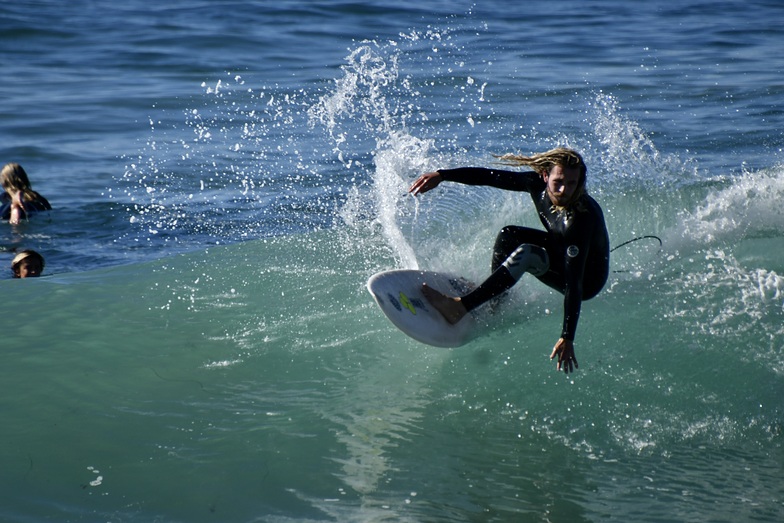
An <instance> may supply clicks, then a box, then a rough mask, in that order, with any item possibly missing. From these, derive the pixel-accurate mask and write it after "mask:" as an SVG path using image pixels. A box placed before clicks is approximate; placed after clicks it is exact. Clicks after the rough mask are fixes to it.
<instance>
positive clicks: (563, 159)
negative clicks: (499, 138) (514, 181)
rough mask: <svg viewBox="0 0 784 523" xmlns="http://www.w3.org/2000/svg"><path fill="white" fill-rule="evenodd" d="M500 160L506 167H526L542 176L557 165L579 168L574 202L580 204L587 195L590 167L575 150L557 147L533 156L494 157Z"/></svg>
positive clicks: (511, 154)
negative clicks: (584, 195) (586, 181)
mask: <svg viewBox="0 0 784 523" xmlns="http://www.w3.org/2000/svg"><path fill="white" fill-rule="evenodd" d="M494 156H495V157H496V158H498V159H499V160H500V162H501V163H503V164H506V165H514V166H517V167H520V166H523V165H526V166H528V167H531V168H533V170H534V171H536V172H537V173H539V174H540V175H542V176H546V175H549V174H550V171H551V170H552V168H553V167H555V166H556V165H560V166H561V167H577V168H578V169H579V172H580V178H579V179H578V181H577V184H578V187H577V190H576V191H575V193H574V196H572V200H571V201H572V202H578V201H579V200H580V197H581V196H582V195H583V194H584V193H585V176H586V174H587V173H588V166H586V165H585V162H584V161H583V157H582V156H580V153H578V152H577V151H575V150H574V149H567V148H566V147H556V148H555V149H550V150H549V151H545V152H543V153H536V154H532V155H531V156H522V155H519V154H514V153H507V154H504V155H500V156H498V155H494Z"/></svg>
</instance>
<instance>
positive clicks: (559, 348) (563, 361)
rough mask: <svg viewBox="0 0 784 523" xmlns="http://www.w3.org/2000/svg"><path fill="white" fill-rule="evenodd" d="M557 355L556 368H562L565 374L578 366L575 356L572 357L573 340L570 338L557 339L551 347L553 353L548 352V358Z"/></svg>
mask: <svg viewBox="0 0 784 523" xmlns="http://www.w3.org/2000/svg"><path fill="white" fill-rule="evenodd" d="M556 356H558V366H557V367H556V368H557V369H558V370H561V369H563V371H564V372H565V373H567V374H569V373H570V372H574V370H575V369H576V368H577V367H578V365H577V358H575V357H574V342H573V341H572V340H565V339H563V338H561V339H559V340H558V342H557V343H556V344H555V347H553V353H552V354H550V359H553V358H555V357H556Z"/></svg>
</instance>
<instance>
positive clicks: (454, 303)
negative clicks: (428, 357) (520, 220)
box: [409, 148, 610, 373]
mask: <svg viewBox="0 0 784 523" xmlns="http://www.w3.org/2000/svg"><path fill="white" fill-rule="evenodd" d="M498 158H499V159H500V160H501V162H503V163H504V164H506V165H510V166H528V167H531V168H533V169H534V170H533V171H527V172H519V171H508V170H501V169H486V168H480V167H463V168H458V169H440V170H438V171H434V172H428V173H425V174H423V175H421V176H420V177H419V178H417V180H416V181H414V183H413V184H412V185H411V187H410V188H409V192H410V193H411V194H413V195H414V196H416V195H418V194H422V193H425V192H427V191H430V190H431V189H434V188H436V187H437V186H438V185H439V184H440V183H441V182H442V181H449V182H456V183H462V184H466V185H486V186H490V187H496V188H499V189H505V190H509V191H523V192H527V193H529V194H530V195H531V199H532V200H533V203H534V206H535V207H536V210H537V212H538V213H539V219H540V220H541V222H542V225H544V228H545V230H544V231H541V230H538V229H532V228H529V227H520V226H516V225H509V226H506V227H504V228H503V229H502V230H501V231H500V233H499V234H498V237H497V238H496V242H495V247H494V249H493V259H492V267H491V269H492V274H491V275H490V277H489V278H488V279H487V280H485V281H484V282H483V283H482V284H480V285H479V286H478V287H477V288H476V289H474V290H473V291H471V292H469V293H468V294H465V295H463V296H458V297H451V296H445V295H443V294H441V293H440V292H438V291H436V290H434V289H432V288H430V287H427V286H425V288H424V289H423V292H424V294H425V297H426V298H427V299H428V301H430V303H431V304H432V305H433V306H434V307H435V308H436V309H437V310H438V311H439V312H440V313H441V314H442V315H443V316H444V317H445V318H446V320H447V321H449V322H450V323H453V324H454V323H457V322H458V321H460V319H461V318H463V316H465V315H466V314H468V313H469V312H470V311H472V310H474V309H475V308H477V307H479V306H480V305H482V304H483V303H486V302H487V301H489V300H491V299H493V298H495V297H498V296H500V295H502V294H503V293H504V292H506V291H507V290H509V289H510V288H511V287H512V286H513V285H514V284H515V283H517V281H518V280H519V279H520V277H521V276H522V275H523V274H524V273H525V272H530V273H531V274H533V275H534V276H535V277H536V278H537V279H539V281H541V282H542V283H544V284H545V285H547V286H549V287H551V288H553V289H555V290H556V291H558V292H560V293H562V294H563V295H564V317H563V328H562V331H561V336H560V338H559V339H558V341H557V342H556V344H555V347H554V348H553V352H552V354H551V355H550V359H553V358H556V357H557V358H558V360H557V361H558V365H557V369H558V370H559V371H560V370H561V369H563V371H564V372H566V373H569V372H573V371H574V369H576V368H577V359H576V358H575V354H574V336H575V332H576V330H577V321H578V319H579V316H580V307H581V304H582V301H583V300H589V299H591V298H593V297H594V296H596V295H597V294H598V293H599V291H601V290H602V288H603V287H604V284H605V283H606V282H607V276H608V274H609V265H610V247H609V237H608V234H607V227H606V226H605V223H604V215H603V213H602V209H601V207H599V204H598V203H596V200H594V199H593V198H591V197H590V196H589V195H588V193H587V192H586V191H585V178H586V172H587V167H586V165H585V162H584V161H583V159H582V157H581V156H580V155H579V154H578V153H577V152H576V151H574V150H571V149H566V148H556V149H552V150H550V151H547V152H543V153H539V154H534V155H531V156H519V155H515V154H506V155H503V156H500V157H498Z"/></svg>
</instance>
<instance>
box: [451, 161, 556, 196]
mask: <svg viewBox="0 0 784 523" xmlns="http://www.w3.org/2000/svg"><path fill="white" fill-rule="evenodd" d="M438 173H439V174H440V175H441V177H442V178H443V179H444V180H446V181H448V182H456V183H462V184H464V185H486V186H489V187H496V188H498V189H505V190H507V191H524V192H533V191H537V190H541V189H542V187H544V181H542V178H541V177H540V176H539V175H538V174H537V173H536V172H534V171H527V172H520V171H506V170H503V169H485V168H483V167H460V168H458V169H439V170H438Z"/></svg>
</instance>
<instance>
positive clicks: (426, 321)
mask: <svg viewBox="0 0 784 523" xmlns="http://www.w3.org/2000/svg"><path fill="white" fill-rule="evenodd" d="M423 283H427V284H428V285H429V286H430V287H432V288H433V289H436V290H438V291H440V292H442V293H444V294H446V295H447V296H460V295H463V294H465V293H467V292H468V291H469V290H471V289H472V288H473V287H474V285H473V284H472V283H471V282H469V281H467V280H465V279H464V278H461V277H459V276H454V275H450V274H443V273H438V272H430V271H417V270H395V271H385V272H380V273H378V274H375V275H373V276H371V277H370V279H369V280H368V282H367V288H368V291H370V294H372V295H373V297H374V298H375V299H376V303H378V306H379V307H381V310H382V311H384V314H386V316H387V318H389V320H390V321H391V322H392V323H393V324H394V325H395V326H396V327H397V328H398V329H400V330H401V331H403V332H404V333H406V334H408V335H409V336H411V337H412V338H414V339H415V340H417V341H421V342H422V343H426V344H428V345H434V346H436V347H459V346H460V345H464V344H466V343H468V342H469V341H470V340H472V339H473V338H475V337H476V336H477V334H478V332H477V330H478V329H477V321H476V318H474V316H473V315H472V314H467V315H466V316H465V317H463V318H462V319H461V320H460V321H458V322H457V323H456V324H454V325H452V324H450V323H449V322H448V321H446V319H445V318H444V317H443V316H442V315H441V313H440V312H438V311H437V310H436V309H435V308H433V306H432V305H430V302H428V301H427V298H425V296H424V295H423V294H422V284H423Z"/></svg>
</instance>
